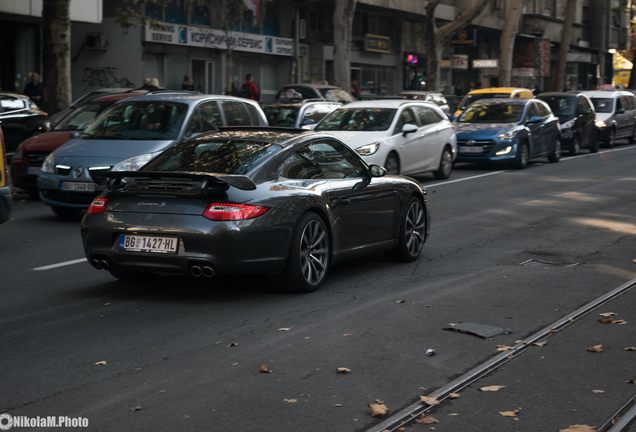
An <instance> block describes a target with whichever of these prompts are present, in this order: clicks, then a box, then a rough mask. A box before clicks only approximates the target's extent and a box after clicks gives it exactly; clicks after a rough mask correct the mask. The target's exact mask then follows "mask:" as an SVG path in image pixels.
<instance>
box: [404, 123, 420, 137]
mask: <svg viewBox="0 0 636 432" xmlns="http://www.w3.org/2000/svg"><path fill="white" fill-rule="evenodd" d="M414 132H417V126H415V125H414V124H411V123H407V124H405V125H404V126H402V136H407V135H408V134H410V133H414Z"/></svg>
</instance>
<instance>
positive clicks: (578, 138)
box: [537, 92, 599, 155]
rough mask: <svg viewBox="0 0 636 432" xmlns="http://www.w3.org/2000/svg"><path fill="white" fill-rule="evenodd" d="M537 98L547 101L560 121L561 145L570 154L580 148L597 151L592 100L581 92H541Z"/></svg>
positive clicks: (578, 150) (596, 132)
mask: <svg viewBox="0 0 636 432" xmlns="http://www.w3.org/2000/svg"><path fill="white" fill-rule="evenodd" d="M537 99H539V100H542V101H543V102H545V103H547V104H548V105H549V106H550V109H551V110H552V113H553V114H554V115H556V116H557V117H558V118H559V122H560V123H561V146H562V147H563V150H568V151H569V153H570V154H571V155H576V154H578V153H579V152H580V151H581V149H582V148H586V149H589V150H590V152H592V153H596V152H597V151H598V147H599V144H598V139H597V135H598V131H597V128H596V125H595V124H594V122H595V121H596V112H595V110H594V105H592V101H590V99H589V98H588V97H587V96H585V95H583V94H573V93H557V92H553V93H541V94H540V95H539V96H537Z"/></svg>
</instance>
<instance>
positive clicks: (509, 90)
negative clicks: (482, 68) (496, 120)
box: [454, 87, 534, 118]
mask: <svg viewBox="0 0 636 432" xmlns="http://www.w3.org/2000/svg"><path fill="white" fill-rule="evenodd" d="M533 97H534V93H532V90H530V89H527V88H521V87H488V88H482V89H476V90H471V91H469V92H468V94H466V96H464V98H463V99H462V101H461V102H460V103H459V105H458V106H457V110H456V111H455V115H454V118H457V117H459V116H460V115H461V113H463V112H464V110H465V109H466V107H467V106H468V105H470V104H471V103H473V102H475V101H476V100H479V99H488V98H513V99H514V98H519V99H532V98H533Z"/></svg>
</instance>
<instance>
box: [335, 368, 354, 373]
mask: <svg viewBox="0 0 636 432" xmlns="http://www.w3.org/2000/svg"><path fill="white" fill-rule="evenodd" d="M336 373H339V374H347V373H351V369H349V368H346V367H339V368H337V369H336Z"/></svg>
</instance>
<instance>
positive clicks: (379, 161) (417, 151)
mask: <svg viewBox="0 0 636 432" xmlns="http://www.w3.org/2000/svg"><path fill="white" fill-rule="evenodd" d="M315 130H317V131H318V130H319V131H325V132H329V133H330V134H332V135H334V136H335V137H336V138H339V139H340V140H342V141H343V142H345V143H347V144H348V145H349V146H350V147H351V148H352V149H353V150H355V151H356V152H357V153H358V154H359V155H360V156H362V158H363V159H364V160H365V161H366V162H367V163H368V164H376V165H381V166H384V167H385V168H386V170H387V171H388V172H389V174H410V175H418V174H423V173H427V172H432V173H433V175H434V176H435V177H436V178H438V179H445V178H448V177H450V175H451V171H452V170H453V161H454V160H455V156H456V155H457V137H456V136H455V128H454V126H453V124H452V123H451V122H450V121H449V120H448V117H446V114H444V112H443V111H442V110H441V109H440V108H439V107H438V106H437V105H435V104H433V103H430V102H423V101H405V100H371V101H363V102H352V103H350V104H347V105H345V106H342V107H340V108H338V109H336V110H335V111H333V112H332V113H331V114H329V115H327V116H326V117H325V118H324V119H322V120H321V121H320V123H318V124H317V125H316V127H315Z"/></svg>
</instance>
